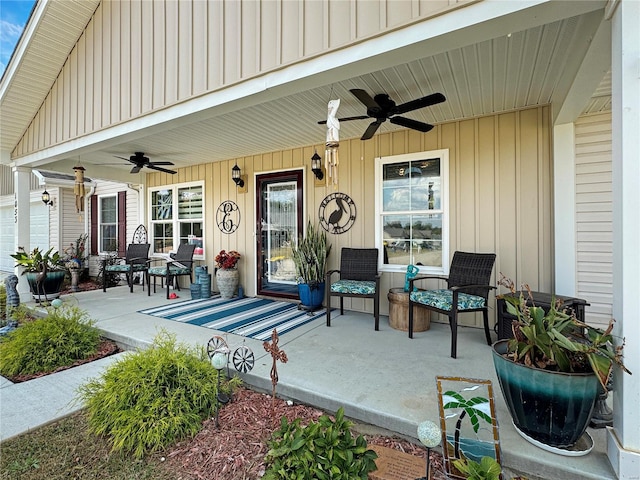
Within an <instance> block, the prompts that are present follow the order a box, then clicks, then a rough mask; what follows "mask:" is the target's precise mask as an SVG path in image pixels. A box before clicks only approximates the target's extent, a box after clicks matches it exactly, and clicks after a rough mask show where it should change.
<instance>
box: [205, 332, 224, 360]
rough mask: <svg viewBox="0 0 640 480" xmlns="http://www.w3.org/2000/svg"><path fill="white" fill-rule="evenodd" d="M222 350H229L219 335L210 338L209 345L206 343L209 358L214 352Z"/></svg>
mask: <svg viewBox="0 0 640 480" xmlns="http://www.w3.org/2000/svg"><path fill="white" fill-rule="evenodd" d="M222 348H226V349H228V348H229V346H228V345H227V342H226V341H225V339H224V338H222V337H221V336H220V335H216V336H214V337H211V339H210V340H209V343H207V355H209V358H213V354H214V353H215V352H216V350H220V349H222Z"/></svg>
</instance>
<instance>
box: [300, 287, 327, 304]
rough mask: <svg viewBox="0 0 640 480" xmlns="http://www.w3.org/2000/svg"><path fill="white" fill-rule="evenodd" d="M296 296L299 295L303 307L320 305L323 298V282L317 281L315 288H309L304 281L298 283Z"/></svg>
mask: <svg viewBox="0 0 640 480" xmlns="http://www.w3.org/2000/svg"><path fill="white" fill-rule="evenodd" d="M298 296H299V297H300V303H301V304H302V305H304V306H305V307H308V308H318V307H321V306H322V301H323V300H324V282H321V283H319V284H318V285H317V287H315V288H311V287H310V286H309V285H308V284H306V283H299V284H298Z"/></svg>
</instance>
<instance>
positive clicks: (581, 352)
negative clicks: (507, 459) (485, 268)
mask: <svg viewBox="0 0 640 480" xmlns="http://www.w3.org/2000/svg"><path fill="white" fill-rule="evenodd" d="M498 283H499V284H500V285H502V286H505V287H507V288H508V289H509V290H510V292H511V295H503V296H501V298H504V299H505V301H506V307H507V310H508V312H509V313H510V314H511V315H513V316H515V317H516V321H514V322H513V325H512V328H513V334H514V338H512V339H509V340H499V341H498V342H496V343H494V344H493V361H494V366H495V369H496V374H497V376H498V381H499V383H500V389H501V390H502V395H503V396H504V399H505V402H506V404H507V408H508V410H509V413H510V414H511V417H512V419H513V423H514V425H515V427H516V429H517V430H518V432H519V433H520V434H521V435H522V436H523V437H524V438H525V439H527V440H529V441H530V442H531V443H533V444H534V445H537V446H539V447H541V448H545V449H548V450H551V451H556V452H557V453H561V452H562V449H567V448H572V447H574V446H575V445H576V443H578V440H579V439H580V438H581V437H582V435H583V434H584V432H585V430H586V428H587V425H588V424H589V420H590V419H591V415H592V412H593V408H594V405H595V403H596V400H597V397H598V394H599V392H600V389H601V388H604V389H605V390H606V384H607V382H608V380H609V377H610V375H611V371H612V369H613V368H614V366H617V367H619V368H621V369H622V370H623V371H625V372H627V373H631V372H629V370H627V368H626V367H625V366H624V364H623V363H622V349H623V347H624V339H623V340H622V342H620V344H619V345H616V344H615V342H614V338H613V336H612V335H611V331H612V328H613V320H611V321H610V323H609V326H608V328H607V329H606V330H602V329H600V328H596V327H592V326H589V325H587V324H585V323H583V322H580V321H579V320H578V319H577V318H576V316H575V314H574V313H573V312H566V311H564V310H563V309H562V307H561V305H558V304H554V303H555V302H552V305H551V307H550V308H549V309H548V311H545V309H543V308H542V307H537V306H535V299H534V298H532V295H531V289H530V288H529V286H528V285H523V289H522V291H526V292H528V298H525V295H524V294H523V293H522V291H521V293H520V294H519V295H515V293H516V291H515V288H514V284H513V282H512V281H511V280H510V279H508V278H506V277H504V276H502V278H501V279H500V281H499V282H498ZM546 447H551V448H546ZM585 453H586V452H585Z"/></svg>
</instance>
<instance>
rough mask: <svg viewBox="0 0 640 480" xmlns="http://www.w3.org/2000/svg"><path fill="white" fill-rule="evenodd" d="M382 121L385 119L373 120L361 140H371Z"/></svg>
mask: <svg viewBox="0 0 640 480" xmlns="http://www.w3.org/2000/svg"><path fill="white" fill-rule="evenodd" d="M382 122H384V120H376V121H375V122H371V123H370V124H369V127H367V129H366V130H365V132H364V134H363V135H362V137H360V140H369V139H370V138H371V137H373V135H374V134H375V133H376V132H377V131H378V128H379V127H380V125H382Z"/></svg>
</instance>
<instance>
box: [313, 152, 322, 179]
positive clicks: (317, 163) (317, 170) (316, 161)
mask: <svg viewBox="0 0 640 480" xmlns="http://www.w3.org/2000/svg"><path fill="white" fill-rule="evenodd" d="M321 160H322V158H320V155H318V152H317V151H316V152H314V154H313V157H311V171H312V172H313V174H314V175H315V176H316V178H317V179H318V180H322V179H323V178H324V173H322V163H321Z"/></svg>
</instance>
